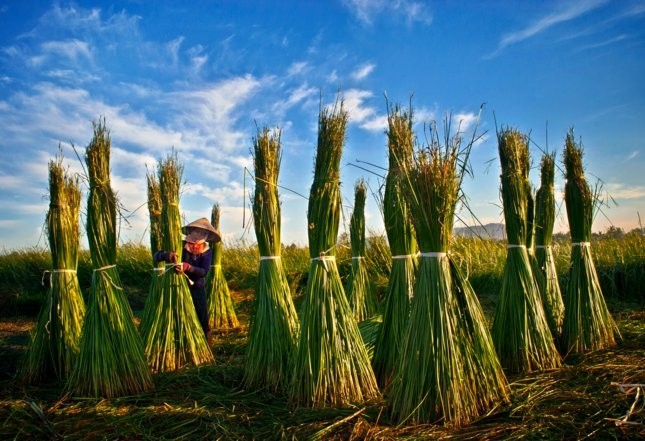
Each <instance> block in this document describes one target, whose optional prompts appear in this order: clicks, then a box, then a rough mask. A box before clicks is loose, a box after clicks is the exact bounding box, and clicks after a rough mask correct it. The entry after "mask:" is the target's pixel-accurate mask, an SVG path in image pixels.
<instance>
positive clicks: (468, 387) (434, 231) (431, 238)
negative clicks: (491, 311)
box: [389, 118, 508, 426]
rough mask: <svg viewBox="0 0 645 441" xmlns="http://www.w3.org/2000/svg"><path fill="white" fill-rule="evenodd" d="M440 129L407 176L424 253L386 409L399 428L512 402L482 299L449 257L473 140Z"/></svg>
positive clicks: (466, 416) (463, 418)
mask: <svg viewBox="0 0 645 441" xmlns="http://www.w3.org/2000/svg"><path fill="white" fill-rule="evenodd" d="M450 123H451V119H450V118H446V120H445V122H444V132H445V134H446V135H445V139H444V140H443V141H442V140H440V139H439V136H438V135H437V131H436V129H434V130H432V131H431V133H430V136H429V139H430V141H431V144H430V145H429V146H428V147H427V148H425V149H422V150H419V151H418V152H417V154H416V155H415V158H414V164H413V166H412V168H411V169H410V170H408V172H407V179H406V194H407V195H408V198H409V199H408V200H409V202H410V208H411V211H412V219H413V222H414V227H415V231H416V234H417V242H418V244H419V248H420V249H421V254H420V256H421V259H420V262H419V269H418V272H417V277H416V281H415V284H414V297H413V299H412V306H411V311H410V319H409V321H408V326H407V330H406V335H405V338H404V341H403V347H402V350H401V356H400V360H399V363H398V364H397V367H396V375H395V377H394V380H393V382H392V386H391V394H390V397H389V405H390V408H391V412H392V416H393V418H394V419H395V420H396V421H399V422H401V423H403V422H407V423H413V424H422V423H435V422H443V423H444V424H446V425H450V426H459V425H462V424H465V423H467V422H469V421H471V420H472V419H474V418H476V417H477V416H479V415H481V414H483V413H485V412H486V411H488V410H490V409H491V408H492V407H494V406H496V405H498V404H500V403H502V402H504V401H505V400H506V399H507V394H508V392H507V386H506V378H505V376H504V373H503V371H502V368H501V365H500V363H499V360H498V359H497V356H496V354H495V348H494V346H493V343H492V339H491V337H490V334H489V332H488V329H487V327H486V321H485V318H484V314H483V311H482V309H481V306H480V304H479V301H478V300H477V297H476V295H475V293H474V291H473V290H472V288H471V287H470V284H469V282H468V280H467V279H465V278H464V277H463V275H462V273H461V272H460V271H458V269H457V267H456V265H454V264H452V263H451V258H450V256H449V254H448V250H449V245H450V241H451V238H452V231H453V218H454V215H455V210H456V206H457V203H458V202H459V201H460V200H461V198H462V196H463V195H462V194H461V181H462V178H463V176H464V173H466V172H467V164H468V156H469V153H470V148H471V146H472V143H473V142H474V139H475V136H474V135H473V141H471V142H470V143H468V145H467V146H465V147H464V146H462V133H461V131H460V130H458V131H457V133H456V134H455V135H454V136H452V137H451V136H450V131H451V129H450Z"/></svg>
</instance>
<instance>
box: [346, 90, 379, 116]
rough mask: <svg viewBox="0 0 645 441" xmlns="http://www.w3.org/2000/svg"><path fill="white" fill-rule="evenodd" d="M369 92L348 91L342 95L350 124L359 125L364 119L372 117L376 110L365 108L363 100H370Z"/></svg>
mask: <svg viewBox="0 0 645 441" xmlns="http://www.w3.org/2000/svg"><path fill="white" fill-rule="evenodd" d="M372 96H373V94H372V92H370V91H369V90H360V89H349V90H346V91H345V92H344V93H343V101H344V106H345V110H347V112H348V113H349V119H350V121H351V122H354V123H357V124H360V123H362V122H364V121H365V120H366V119H368V118H370V117H372V116H374V114H375V113H376V110H375V109H374V108H373V107H368V106H365V100H367V99H369V98H372Z"/></svg>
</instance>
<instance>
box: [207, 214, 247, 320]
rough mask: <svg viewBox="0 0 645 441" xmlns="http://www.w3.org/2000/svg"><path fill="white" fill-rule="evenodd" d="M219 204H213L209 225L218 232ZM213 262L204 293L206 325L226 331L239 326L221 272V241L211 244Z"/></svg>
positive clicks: (231, 299) (222, 272) (226, 284)
mask: <svg viewBox="0 0 645 441" xmlns="http://www.w3.org/2000/svg"><path fill="white" fill-rule="evenodd" d="M219 216H220V208H219V204H213V208H212V209H211V225H212V226H213V228H215V229H216V230H217V231H219ZM210 247H211V249H212V250H213V262H212V264H211V269H210V271H209V272H208V275H207V277H206V292H207V293H208V297H207V303H208V324H209V327H210V329H211V330H220V331H221V330H227V329H233V328H237V327H239V326H240V322H239V321H238V320H237V315H236V314H235V308H234V307H233V298H232V297H231V292H230V291H229V289H228V283H227V282H226V277H224V271H223V270H222V241H221V240H218V241H217V242H211V243H210Z"/></svg>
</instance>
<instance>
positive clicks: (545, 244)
mask: <svg viewBox="0 0 645 441" xmlns="http://www.w3.org/2000/svg"><path fill="white" fill-rule="evenodd" d="M540 170H541V179H540V188H539V189H538V191H537V194H536V196H535V258H536V260H537V266H538V268H539V271H540V272H541V274H542V277H541V280H542V282H543V283H544V286H543V288H542V289H541V290H540V292H541V294H542V305H543V306H544V312H545V313H546V318H547V320H548V322H549V328H550V329H551V333H552V334H553V337H554V338H555V339H556V340H557V339H558V338H559V337H560V333H561V332H562V320H563V319H564V303H563V302H562V293H561V292H560V283H559V282H558V273H557V271H556V268H555V258H554V257H553V249H552V248H551V242H552V238H553V224H554V222H555V194H554V191H553V180H554V177H555V153H554V154H544V155H543V156H542V162H541V165H540Z"/></svg>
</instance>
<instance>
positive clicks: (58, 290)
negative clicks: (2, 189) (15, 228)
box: [21, 155, 85, 383]
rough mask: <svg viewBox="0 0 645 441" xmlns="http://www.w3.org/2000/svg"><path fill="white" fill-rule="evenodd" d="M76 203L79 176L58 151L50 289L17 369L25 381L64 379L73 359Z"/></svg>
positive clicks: (77, 305) (52, 173) (80, 313)
mask: <svg viewBox="0 0 645 441" xmlns="http://www.w3.org/2000/svg"><path fill="white" fill-rule="evenodd" d="M80 205H81V190H80V188H79V183H78V178H75V177H72V176H70V175H69V174H68V173H67V172H66V170H65V169H64V168H63V157H62V155H61V156H59V157H58V158H57V159H56V160H55V161H53V160H52V161H50V162H49V211H48V212H47V224H46V225H47V238H48V239H49V248H50V251H51V259H52V269H51V270H48V271H47V273H48V274H44V277H46V276H48V277H49V289H48V290H47V294H46V296H45V301H44V303H43V304H42V307H41V309H40V314H39V315H38V321H37V323H36V328H35V330H34V331H33V333H32V335H31V345H30V346H29V350H28V352H27V355H26V359H25V362H24V365H23V366H22V370H21V377H22V378H23V379H24V380H25V381H26V382H28V383H37V382H40V381H47V380H51V379H52V378H54V379H56V380H65V379H66V378H67V376H68V375H69V373H70V371H71V370H72V367H73V365H74V362H75V361H76V358H77V357H78V352H79V342H80V339H81V330H82V326H83V317H84V315H85V302H84V301H83V295H82V294H81V288H80V286H79V284H78V277H77V275H76V269H77V267H78V254H79V238H80V233H79V223H78V216H79V213H80Z"/></svg>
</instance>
